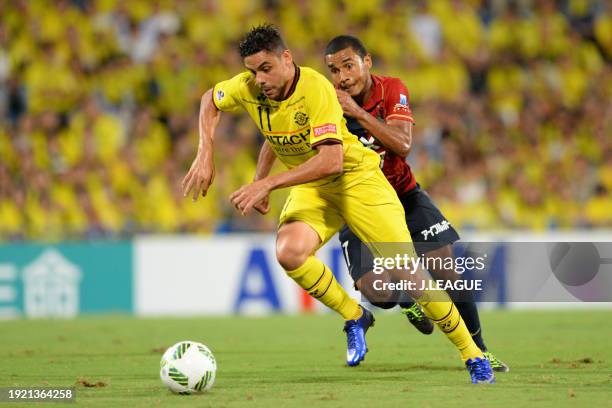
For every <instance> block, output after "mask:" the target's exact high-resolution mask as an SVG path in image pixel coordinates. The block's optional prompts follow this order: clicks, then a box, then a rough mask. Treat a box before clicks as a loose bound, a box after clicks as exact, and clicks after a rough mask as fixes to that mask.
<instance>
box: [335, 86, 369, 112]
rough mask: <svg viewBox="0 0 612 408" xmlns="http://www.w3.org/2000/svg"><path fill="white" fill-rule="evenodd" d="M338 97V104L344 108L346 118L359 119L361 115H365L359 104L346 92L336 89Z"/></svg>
mask: <svg viewBox="0 0 612 408" xmlns="http://www.w3.org/2000/svg"><path fill="white" fill-rule="evenodd" d="M336 96H337V97H338V102H340V106H342V111H343V112H344V114H345V115H346V116H349V117H351V118H355V119H357V118H358V117H359V116H360V115H363V113H364V110H363V108H361V107H360V106H359V105H357V102H355V100H354V99H353V97H352V96H351V95H350V94H349V93H348V92H346V91H343V90H342V89H336Z"/></svg>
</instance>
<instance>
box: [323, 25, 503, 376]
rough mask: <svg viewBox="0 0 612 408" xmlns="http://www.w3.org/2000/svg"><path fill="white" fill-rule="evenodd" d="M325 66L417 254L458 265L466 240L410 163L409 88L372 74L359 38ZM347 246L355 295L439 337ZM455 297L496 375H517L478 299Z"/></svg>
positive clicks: (343, 236)
mask: <svg viewBox="0 0 612 408" xmlns="http://www.w3.org/2000/svg"><path fill="white" fill-rule="evenodd" d="M325 63H326V65H327V67H328V68H329V71H330V73H331V79H332V82H333V83H334V85H335V87H336V93H337V95H338V100H339V101H340V105H342V109H343V110H344V115H345V117H346V119H347V126H348V129H349V130H350V132H351V133H353V134H355V135H357V136H358V137H359V140H360V141H361V142H362V143H363V144H364V145H365V146H367V147H369V148H371V149H374V150H375V151H376V152H378V154H379V155H380V157H381V167H382V170H383V172H384V174H385V176H386V177H387V179H388V180H389V182H390V183H391V185H392V186H393V188H395V190H396V192H397V194H398V196H399V198H400V201H401V202H402V204H403V206H404V211H405V214H406V224H407V226H408V229H409V230H410V233H411V236H412V240H413V242H414V246H415V249H416V251H417V254H418V255H419V256H423V257H424V258H425V259H427V258H442V259H449V258H451V257H452V256H453V253H452V247H451V245H452V244H453V243H454V242H455V241H457V240H458V239H459V235H458V234H457V231H455V229H454V228H453V227H452V225H451V224H450V223H449V222H448V220H446V218H445V217H444V215H442V213H441V212H440V210H439V209H438V208H437V207H436V206H435V204H434V203H433V202H432V200H431V198H430V197H429V195H428V194H427V193H426V192H425V191H423V190H422V189H421V188H420V186H419V184H418V183H417V181H416V179H415V177H414V174H413V173H412V171H411V169H410V166H409V165H408V163H407V161H406V157H407V156H408V154H409V153H410V149H411V147H412V126H413V125H414V119H413V117H412V111H411V109H410V106H409V104H408V90H407V89H406V86H405V85H404V84H403V83H402V81H401V80H400V79H398V78H391V77H385V76H380V75H374V74H372V73H371V72H370V69H371V68H372V58H371V56H370V55H369V54H368V52H367V51H366V48H365V47H364V45H363V43H362V42H361V41H360V40H359V39H358V38H356V37H352V36H348V35H341V36H338V37H336V38H334V39H333V40H331V41H330V42H329V44H328V45H327V47H326V49H325ZM340 241H341V244H342V248H343V250H344V254H345V260H346V262H347V265H348V268H349V272H350V274H351V277H352V278H353V280H354V282H355V287H356V288H357V289H358V290H360V291H361V293H362V294H363V296H364V297H365V298H366V299H368V300H369V301H370V303H372V304H374V305H376V306H379V307H382V308H385V309H388V308H391V307H394V306H395V305H397V304H399V305H400V307H401V308H402V312H403V313H404V314H406V316H407V317H408V319H409V320H410V322H411V323H413V324H414V325H415V326H416V327H417V328H418V329H419V330H420V331H421V332H423V333H425V334H429V333H431V332H432V331H433V324H432V323H431V321H430V320H429V319H427V317H425V316H424V314H423V312H422V310H421V309H420V308H419V306H418V305H417V304H416V303H414V302H412V301H411V300H410V299H405V298H400V299H397V294H396V293H393V292H391V291H381V290H378V289H377V288H376V285H375V284H374V281H375V280H377V279H380V276H379V275H378V274H375V273H374V272H373V259H372V257H371V254H369V251H368V250H367V247H366V246H365V245H363V243H362V242H361V241H360V240H359V238H358V237H357V236H356V235H355V234H354V233H353V232H352V231H351V230H350V229H349V228H348V227H347V226H344V228H343V229H342V230H341V231H340ZM427 265H428V266H429V272H430V273H431V275H432V276H433V278H434V279H444V280H453V281H454V280H456V279H457V277H458V276H459V275H458V274H457V273H456V272H455V270H454V269H453V268H452V267H451V268H448V267H446V268H445V266H446V265H448V263H446V262H430V263H427ZM449 295H450V296H451V298H452V300H453V301H454V302H455V304H456V305H457V308H458V309H459V312H460V314H461V316H462V317H463V319H464V320H465V323H466V325H467V327H468V330H469V331H470V333H471V334H472V338H473V339H474V341H475V343H476V344H477V345H478V346H479V347H480V348H481V350H482V351H483V352H484V354H485V356H486V357H487V358H488V359H489V360H490V362H491V367H492V368H493V369H494V370H496V371H502V372H503V371H509V367H508V366H507V365H506V364H505V363H503V362H502V361H501V360H499V359H497V358H496V357H495V356H494V355H493V354H492V353H491V352H489V351H487V347H486V346H485V343H484V340H483V338H482V331H481V327H480V319H479V317H478V309H477V308H476V303H475V302H474V300H473V297H472V295H471V293H469V292H466V291H461V292H455V293H453V292H452V291H450V293H449Z"/></svg>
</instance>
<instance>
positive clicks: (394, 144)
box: [336, 89, 412, 157]
mask: <svg viewBox="0 0 612 408" xmlns="http://www.w3.org/2000/svg"><path fill="white" fill-rule="evenodd" d="M336 94H337V96H338V101H339V102H340V105H341V106H342V110H343V112H344V114H345V115H347V116H350V117H352V118H355V119H357V121H358V122H359V123H360V124H361V126H363V127H364V128H365V129H366V130H367V131H368V132H369V133H370V134H371V135H374V136H375V137H376V139H378V141H379V142H380V143H382V144H383V146H385V148H386V149H388V150H390V151H391V152H393V153H394V154H396V155H398V156H400V157H408V154H410V149H412V122H409V121H406V120H396V119H388V120H387V121H386V122H382V121H380V120H378V119H376V118H375V117H374V116H372V115H370V114H369V113H368V112H367V111H365V110H364V109H363V108H362V107H361V106H359V105H358V104H357V102H355V100H354V99H353V98H352V97H351V95H349V94H348V93H347V92H345V91H343V90H341V89H336Z"/></svg>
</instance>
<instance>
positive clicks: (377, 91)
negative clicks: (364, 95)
mask: <svg viewBox="0 0 612 408" xmlns="http://www.w3.org/2000/svg"><path fill="white" fill-rule="evenodd" d="M370 77H371V78H372V93H371V94H370V98H369V99H368V100H367V101H366V102H365V103H364V104H363V109H365V110H366V111H368V112H369V111H371V110H372V109H374V108H375V107H376V105H378V103H379V102H380V101H382V100H383V97H384V91H383V84H382V79H381V78H380V77H379V76H377V75H374V74H370Z"/></svg>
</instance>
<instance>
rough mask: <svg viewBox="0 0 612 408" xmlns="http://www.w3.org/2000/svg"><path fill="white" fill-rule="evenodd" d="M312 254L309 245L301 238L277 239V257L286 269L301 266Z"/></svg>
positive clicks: (289, 269)
mask: <svg viewBox="0 0 612 408" xmlns="http://www.w3.org/2000/svg"><path fill="white" fill-rule="evenodd" d="M310 255H311V254H310V251H309V249H308V248H307V246H306V245H304V244H303V243H301V242H300V241H299V240H291V239H286V238H285V239H278V240H277V241H276V259H277V260H278V263H279V264H280V265H281V266H282V267H283V269H285V270H286V271H292V270H295V269H297V268H299V267H300V266H302V265H303V264H304V262H306V259H307V258H308V257H309V256H310Z"/></svg>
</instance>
